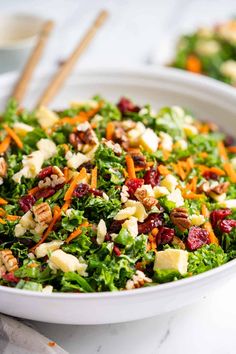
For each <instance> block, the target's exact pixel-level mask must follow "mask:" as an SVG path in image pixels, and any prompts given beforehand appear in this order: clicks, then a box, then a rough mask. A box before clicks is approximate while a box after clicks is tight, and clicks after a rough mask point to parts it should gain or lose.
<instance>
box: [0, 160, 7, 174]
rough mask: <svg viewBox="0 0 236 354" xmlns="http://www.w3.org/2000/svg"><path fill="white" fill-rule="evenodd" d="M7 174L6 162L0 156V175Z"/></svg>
mask: <svg viewBox="0 0 236 354" xmlns="http://www.w3.org/2000/svg"><path fill="white" fill-rule="evenodd" d="M6 174H7V163H6V161H5V159H4V158H3V157H0V177H5V176H6Z"/></svg>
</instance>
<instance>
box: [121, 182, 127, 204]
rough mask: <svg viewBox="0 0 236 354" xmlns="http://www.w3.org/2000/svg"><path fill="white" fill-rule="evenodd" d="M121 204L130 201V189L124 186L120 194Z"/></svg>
mask: <svg viewBox="0 0 236 354" xmlns="http://www.w3.org/2000/svg"><path fill="white" fill-rule="evenodd" d="M120 197H121V202H122V203H126V202H127V200H128V199H129V188H128V187H127V186H126V185H125V184H124V185H123V186H122V189H121V192H120Z"/></svg>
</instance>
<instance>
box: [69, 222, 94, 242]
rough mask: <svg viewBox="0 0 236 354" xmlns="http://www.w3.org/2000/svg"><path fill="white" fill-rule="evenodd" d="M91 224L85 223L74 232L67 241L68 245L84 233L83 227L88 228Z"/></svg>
mask: <svg viewBox="0 0 236 354" xmlns="http://www.w3.org/2000/svg"><path fill="white" fill-rule="evenodd" d="M88 226H89V223H88V222H87V221H85V222H83V223H82V224H81V225H80V226H79V227H78V229H76V230H75V231H73V232H72V233H71V234H70V235H69V236H68V237H67V239H66V241H65V242H66V243H69V242H70V241H72V240H73V239H74V238H76V237H77V236H79V235H80V234H81V233H82V231H83V230H82V227H88Z"/></svg>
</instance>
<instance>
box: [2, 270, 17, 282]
mask: <svg viewBox="0 0 236 354" xmlns="http://www.w3.org/2000/svg"><path fill="white" fill-rule="evenodd" d="M2 278H3V279H4V280H6V281H9V282H10V283H18V282H19V281H20V279H19V278H17V277H16V276H15V275H14V273H13V272H10V273H7V274H6V273H4V274H2Z"/></svg>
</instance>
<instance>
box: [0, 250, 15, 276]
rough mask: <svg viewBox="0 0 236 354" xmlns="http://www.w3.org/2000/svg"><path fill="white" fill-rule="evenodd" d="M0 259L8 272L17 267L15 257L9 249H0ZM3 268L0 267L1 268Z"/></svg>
mask: <svg viewBox="0 0 236 354" xmlns="http://www.w3.org/2000/svg"><path fill="white" fill-rule="evenodd" d="M0 259H1V263H2V265H3V266H4V267H5V268H6V270H7V271H8V272H14V271H15V270H17V269H18V262H17V259H16V258H15V257H14V256H13V254H12V251H11V250H8V249H7V250H2V251H0ZM3 269H4V268H2V270H3Z"/></svg>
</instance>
